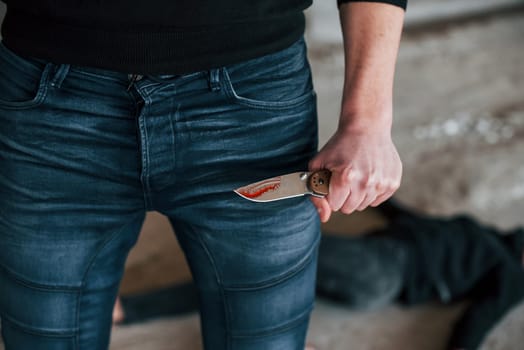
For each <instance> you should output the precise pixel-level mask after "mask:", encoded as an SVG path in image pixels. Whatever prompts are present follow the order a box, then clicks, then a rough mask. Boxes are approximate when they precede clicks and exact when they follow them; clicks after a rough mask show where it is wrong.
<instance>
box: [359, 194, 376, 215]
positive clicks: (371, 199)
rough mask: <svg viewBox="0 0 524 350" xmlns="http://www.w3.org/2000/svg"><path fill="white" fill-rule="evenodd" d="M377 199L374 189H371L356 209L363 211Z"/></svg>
mask: <svg viewBox="0 0 524 350" xmlns="http://www.w3.org/2000/svg"><path fill="white" fill-rule="evenodd" d="M376 199H377V194H376V191H371V192H368V193H367V194H366V196H365V197H364V200H362V203H360V205H359V206H358V207H357V210H358V211H363V210H365V209H366V208H367V207H369V206H370V205H371V203H373V202H374V201H375V200H376Z"/></svg>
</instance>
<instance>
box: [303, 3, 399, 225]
mask: <svg viewBox="0 0 524 350" xmlns="http://www.w3.org/2000/svg"><path fill="white" fill-rule="evenodd" d="M403 19H404V10H403V9H401V8H400V7H397V6H394V5H390V4H386V3H378V2H350V3H346V4H343V5H341V6H340V21H341V25H342V32H343V36H344V54H345V72H344V92H343V97H342V108H341V114H340V121H339V126H338V130H337V131H336V133H335V134H334V135H333V136H332V137H331V139H330V140H329V141H328V143H327V144H326V145H325V146H324V147H323V148H322V150H321V151H320V152H319V153H318V155H317V156H316V157H315V158H314V159H313V160H312V161H311V162H310V170H318V169H328V170H330V171H331V172H332V175H331V181H330V186H329V195H328V196H326V198H323V199H319V198H312V200H313V203H314V204H315V205H316V207H317V209H318V210H319V214H320V219H321V221H323V222H326V221H327V220H328V219H329V217H330V215H331V213H332V212H333V211H338V210H341V211H342V212H343V213H346V214H349V213H351V212H353V211H354V210H364V209H365V208H366V207H368V206H370V205H372V206H376V205H379V204H380V203H382V202H383V201H385V200H386V199H388V198H389V197H391V195H392V194H393V193H394V192H395V191H396V190H397V189H398V187H399V185H400V178H401V175H402V164H401V162H400V158H399V155H398V152H397V150H396V148H395V146H394V144H393V142H392V140H391V124H392V115H393V106H392V104H393V103H392V100H393V78H394V72H395V63H396V58H397V53H398V46H399V42H400V34H401V31H402V23H403Z"/></svg>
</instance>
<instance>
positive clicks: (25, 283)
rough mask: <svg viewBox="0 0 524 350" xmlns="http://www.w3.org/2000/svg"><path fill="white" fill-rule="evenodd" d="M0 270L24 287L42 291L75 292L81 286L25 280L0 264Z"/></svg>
mask: <svg viewBox="0 0 524 350" xmlns="http://www.w3.org/2000/svg"><path fill="white" fill-rule="evenodd" d="M0 270H3V271H4V272H5V273H6V274H7V275H8V276H10V277H11V278H12V279H13V280H15V282H18V283H20V284H21V285H23V286H24V287H28V288H30V289H33V290H39V291H42V292H63V293H77V292H79V291H80V289H81V286H60V285H59V286H49V285H45V284H42V283H36V282H32V281H29V280H27V279H26V278H24V277H22V276H20V275H18V274H17V273H15V272H14V271H11V270H10V269H8V268H7V267H5V266H3V265H2V264H0Z"/></svg>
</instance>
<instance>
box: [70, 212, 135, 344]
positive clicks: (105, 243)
mask: <svg viewBox="0 0 524 350" xmlns="http://www.w3.org/2000/svg"><path fill="white" fill-rule="evenodd" d="M133 222H134V221H133V220H129V221H126V224H125V225H123V226H122V227H121V228H120V229H119V230H115V232H113V233H112V234H111V235H109V237H107V238H106V239H105V240H104V242H103V243H102V244H100V247H99V248H98V249H97V250H96V251H95V253H94V254H93V256H92V258H91V260H90V262H89V264H88V265H87V268H86V271H85V273H84V275H83V276H82V289H81V290H80V292H79V294H78V297H77V300H76V315H75V319H76V325H77V328H78V332H77V334H76V337H75V338H76V339H75V348H76V349H78V344H79V343H80V339H79V338H80V301H81V300H82V296H83V291H84V289H85V282H86V278H87V275H88V273H89V271H90V270H91V268H92V267H93V265H94V263H95V261H96V258H97V257H98V254H100V252H101V251H102V250H103V249H104V248H105V247H106V246H107V245H108V244H109V243H110V242H111V241H112V240H113V239H115V237H117V236H118V235H119V234H120V233H122V232H123V231H124V230H125V228H127V227H128V226H130V225H131V223H133Z"/></svg>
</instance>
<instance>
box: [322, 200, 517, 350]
mask: <svg viewBox="0 0 524 350" xmlns="http://www.w3.org/2000/svg"><path fill="white" fill-rule="evenodd" d="M380 208H381V209H382V211H383V213H384V214H385V215H386V216H387V217H388V219H389V225H388V227H387V228H386V229H383V230H379V231H377V232H375V233H373V234H370V235H366V236H361V237H356V238H347V237H343V238H342V237H335V236H329V235H324V236H323V239H322V242H321V245H320V255H319V267H318V269H319V270H318V282H317V288H318V290H319V293H320V294H321V295H324V296H327V297H329V298H332V299H336V300H339V301H344V302H346V303H348V304H349V305H351V306H353V307H359V308H363V307H364V308H366V307H370V306H375V307H376V306H381V305H384V304H386V303H387V302H388V301H389V302H393V301H397V302H400V303H402V304H405V305H416V304H420V303H425V302H428V301H432V300H438V301H440V302H443V303H452V302H456V301H462V300H466V299H467V300H470V301H471V304H470V306H469V307H468V309H467V310H466V312H465V313H464V315H463V316H462V318H461V319H460V320H459V321H458V323H457V324H456V325H455V328H454V331H453V334H452V337H451V339H450V342H449V345H450V348H462V349H467V350H474V349H477V348H478V347H479V346H480V345H481V343H482V341H483V340H484V338H485V336H486V335H487V333H488V332H489V331H490V330H491V329H492V328H493V327H494V326H495V324H496V323H497V322H499V321H500V320H501V318H502V317H503V316H505V315H506V313H507V312H508V311H509V310H510V309H511V308H512V307H513V306H515V305H516V304H517V303H519V302H520V301H522V300H523V299H524V271H523V269H522V262H521V255H522V250H523V247H524V230H523V229H515V230H513V231H512V232H505V233H504V234H502V233H501V232H498V231H497V230H495V229H494V228H492V227H487V226H483V225H480V224H479V223H477V222H475V221H474V220H473V219H471V218H468V217H465V216H458V217H454V218H450V219H442V218H436V217H429V216H424V215H419V214H416V213H414V212H410V211H408V210H406V209H404V208H401V207H399V206H397V205H394V204H392V202H389V203H386V204H384V205H382V206H381V207H380ZM388 299H389V300H388Z"/></svg>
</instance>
